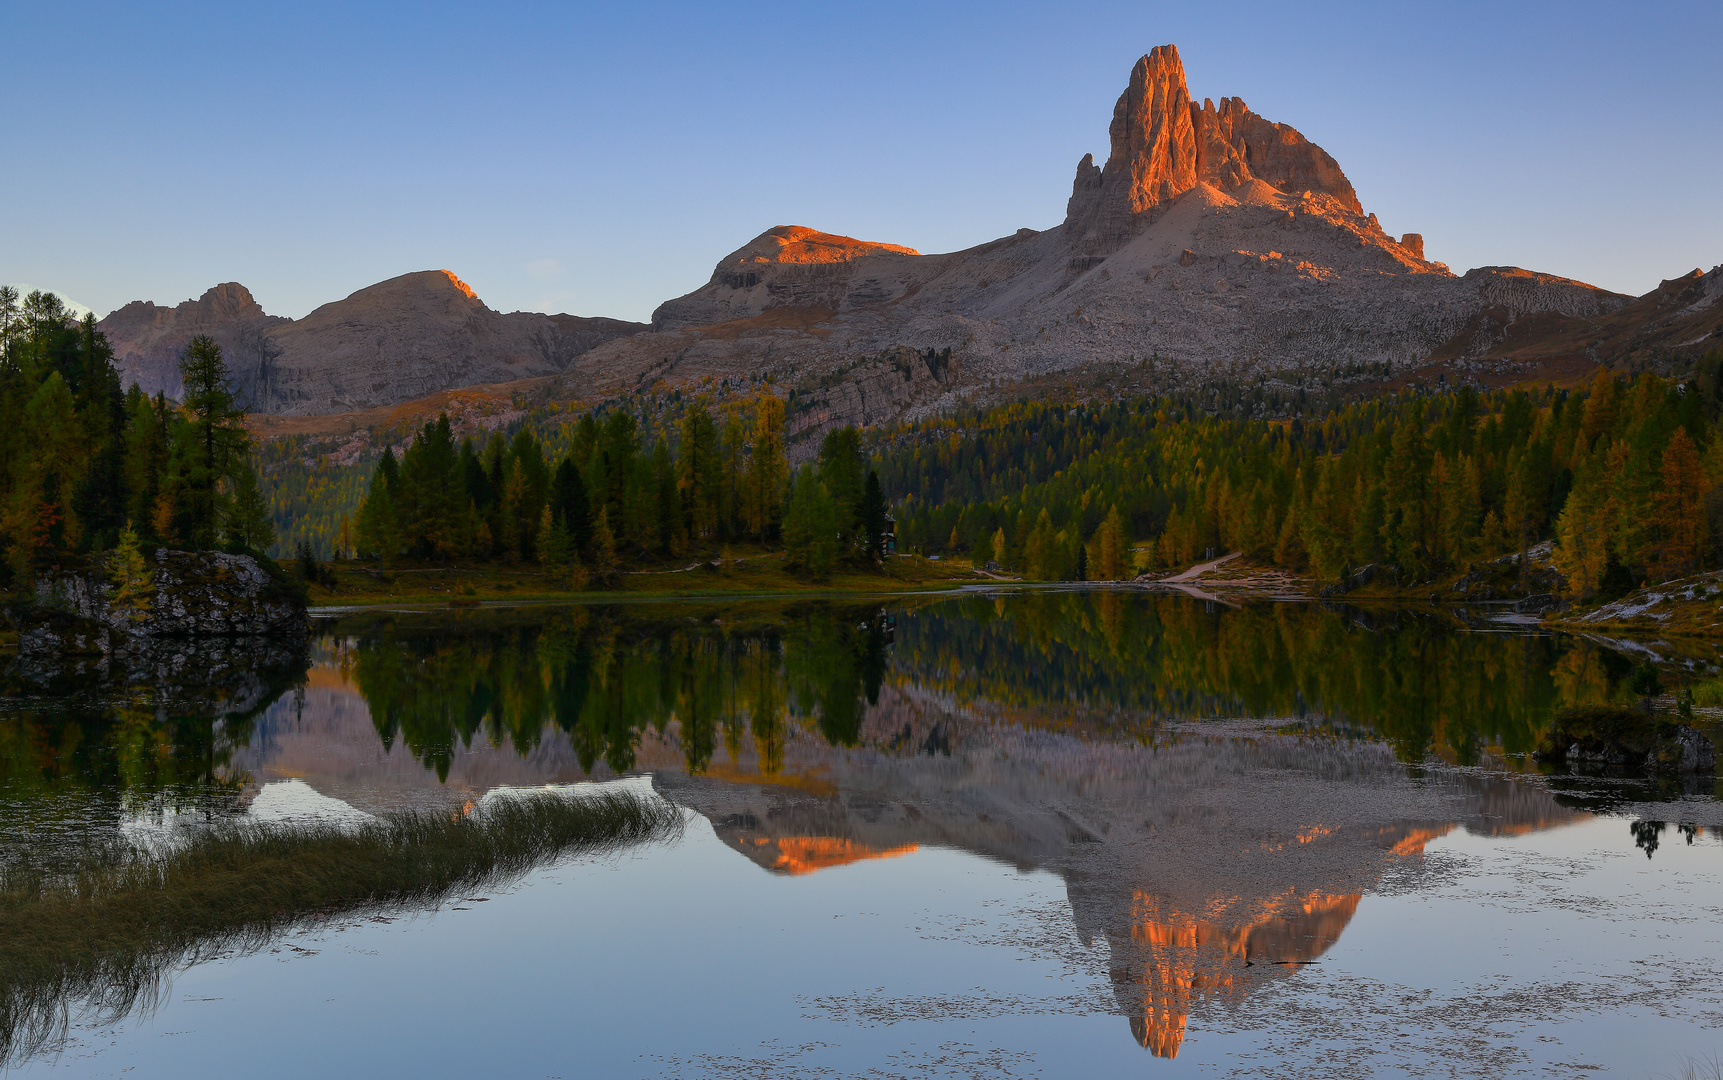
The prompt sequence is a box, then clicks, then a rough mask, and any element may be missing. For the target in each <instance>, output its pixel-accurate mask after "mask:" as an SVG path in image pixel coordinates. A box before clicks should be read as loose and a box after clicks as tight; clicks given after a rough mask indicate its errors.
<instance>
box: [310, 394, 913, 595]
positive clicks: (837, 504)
mask: <svg viewBox="0 0 1723 1080" xmlns="http://www.w3.org/2000/svg"><path fill="white" fill-rule="evenodd" d="M674 434H675V436H676V447H675V449H674V450H672V449H671V445H670V441H669V435H668V434H667V433H664V432H660V433H659V434H658V435H657V436H656V437H655V438H653V439H652V440H651V442H650V445H648V444H647V441H646V440H645V439H643V438H642V436H641V430H640V423H639V421H638V419H637V418H636V416H635V415H634V413H633V412H631V411H628V410H626V409H614V410H610V411H608V412H607V413H606V414H604V415H603V417H602V422H601V419H600V417H599V416H598V415H595V413H593V412H587V413H585V414H584V415H582V416H581V417H580V419H579V421H578V422H576V423H575V424H574V425H573V433H572V438H571V439H570V440H569V449H568V451H567V452H566V453H565V454H563V455H562V456H561V457H560V459H558V460H556V461H555V462H554V463H553V462H552V461H551V460H550V458H549V456H548V455H547V454H546V452H545V448H544V445H543V444H542V443H541V442H540V440H539V439H538V438H537V437H536V436H535V435H534V434H533V432H532V431H531V430H530V429H529V428H525V427H523V428H521V429H519V430H518V431H516V433H515V434H514V436H513V437H512V438H505V437H504V436H503V435H502V434H500V433H495V434H493V435H492V436H491V438H490V439H489V440H488V441H487V442H486V444H485V445H484V446H483V447H482V448H481V447H480V446H479V445H478V443H477V441H476V440H474V439H472V438H470V437H469V438H466V439H463V440H462V441H461V442H460V444H459V445H458V446H457V445H456V443H455V440H454V436H453V432H452V430H451V426H450V423H449V419H448V417H447V416H443V417H440V418H439V419H437V420H435V421H429V422H427V423H426V424H425V425H424V426H423V427H422V428H421V429H420V430H419V432H418V433H417V434H416V435H415V437H414V438H413V441H412V443H411V445H409V446H408V447H407V449H406V451H405V452H404V453H403V454H402V455H401V457H400V459H399V460H398V461H397V459H396V457H395V454H394V450H393V448H392V447H391V448H386V449H385V450H384V451H383V455H382V457H381V458H379V459H378V461H377V465H376V468H375V470H374V472H373V475H372V478H371V483H370V486H369V488H368V489H367V491H366V494H365V497H364V500H363V502H362V503H361V504H360V506H359V510H358V517H357V521H356V523H355V527H354V528H353V529H352V530H351V533H350V536H351V539H350V540H349V541H347V543H346V544H344V546H350V548H351V550H352V551H353V552H354V553H355V554H357V555H358V556H360V557H362V558H375V559H378V560H380V561H381V562H383V563H384V564H389V563H392V562H394V561H397V560H399V559H402V558H404V557H405V558H410V559H415V560H446V559H451V558H458V557H465V558H474V559H480V560H500V561H503V562H522V563H538V564H540V565H542V566H545V567H547V568H549V569H551V570H553V571H557V572H561V573H565V574H567V575H568V576H569V578H570V580H572V581H574V582H576V583H583V582H585V581H587V580H589V579H590V577H591V575H593V574H597V575H599V576H601V577H604V576H607V575H609V574H611V573H613V572H614V571H615V570H616V569H617V567H618V566H620V565H624V564H629V565H639V564H641V563H651V562H655V561H658V560H662V559H665V558H678V557H682V556H684V555H686V554H689V553H691V552H711V551H712V550H714V549H715V548H717V547H719V546H721V545H723V544H726V543H730V542H751V543H756V544H767V545H781V546H782V548H783V550H784V552H785V555H786V558H787V560H788V562H789V564H790V566H791V567H792V568H794V569H796V570H799V571H802V572H805V573H807V574H809V575H812V576H814V577H819V576H822V575H824V574H825V573H827V572H829V571H830V570H831V568H832V567H833V566H834V565H835V564H837V563H838V562H839V561H842V560H850V561H854V560H864V561H875V562H877V561H878V560H879V559H880V558H881V557H883V555H884V554H885V550H884V546H885V538H886V528H887V519H888V514H887V506H886V501H885V496H884V493H883V490H882V488H881V486H880V480H879V476H878V474H877V473H876V472H874V471H873V470H872V469H870V468H868V466H867V462H866V461H865V459H864V458H863V456H862V443H861V437H860V435H859V434H858V433H857V431H856V430H855V429H854V428H842V429H838V430H834V431H831V432H828V433H827V434H826V436H825V439H824V440H823V442H822V443H821V445H820V451H819V457H818V460H817V461H816V462H814V463H812V464H810V465H808V466H807V467H804V468H802V469H800V470H798V471H796V472H795V473H794V474H792V473H791V471H790V468H789V465H788V464H787V462H786V459H785V452H784V404H783V401H782V399H780V398H778V397H777V396H776V395H774V394H771V393H762V394H759V395H757V396H755V397H753V398H751V399H746V400H744V401H741V402H737V403H735V404H734V405H733V407H732V408H730V409H729V410H727V411H726V413H725V414H724V416H723V417H722V419H721V420H720V418H719V416H717V415H715V413H714V412H713V410H712V409H711V408H710V407H709V406H708V404H707V401H706V399H705V398H704V397H696V398H695V399H693V400H692V401H691V402H689V403H688V404H687V406H686V407H685V408H684V409H683V410H682V412H681V415H680V418H679V420H678V421H677V423H676V426H675V429H674Z"/></svg>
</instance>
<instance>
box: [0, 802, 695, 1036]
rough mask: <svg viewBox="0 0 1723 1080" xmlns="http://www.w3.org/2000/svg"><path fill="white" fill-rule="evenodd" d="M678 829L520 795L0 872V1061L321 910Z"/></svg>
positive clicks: (229, 830) (669, 823)
mask: <svg viewBox="0 0 1723 1080" xmlns="http://www.w3.org/2000/svg"><path fill="white" fill-rule="evenodd" d="M680 823H681V818H680V815H679V813H678V812H677V811H676V809H675V808H674V807H672V806H670V805H669V804H667V803H662V802H656V801H647V800H645V799H640V798H636V797H633V796H628V795H603V796H599V797H594V798H586V799H575V798H568V797H564V796H561V795H556V794H533V795H529V796H525V797H522V798H514V799H498V800H496V801H495V802H494V803H492V804H490V805H487V806H486V807H484V808H483V809H481V810H479V811H476V812H474V813H472V814H470V815H457V816H453V817H439V816H431V815H425V814H403V815H397V816H394V817H390V818H385V819H380V820H377V821H373V822H369V823H366V824H364V825H361V826H358V827H354V828H341V827H338V826H333V825H299V826H285V825H284V826H276V825H267V826H265V825H252V824H248V825H223V826H218V827H216V828H214V829H212V830H210V831H208V832H205V833H202V834H200V835H199V836H198V837H197V838H196V839H194V840H192V841H191V842H190V843H189V844H187V845H185V846H182V847H176V848H173V849H171V850H167V851H161V852H152V851H146V850H140V849H138V848H134V847H131V846H129V845H124V844H120V843H118V842H116V843H113V844H109V845H106V846H102V847H98V848H95V849H92V850H89V851H85V852H82V853H80V854H78V855H77V856H75V857H73V858H71V859H70V860H69V861H61V862H51V863H16V864H13V865H9V866H6V867H4V868H0V1066H3V1065H4V1064H11V1063H16V1062H19V1061H21V1060H23V1059H24V1058H26V1057H28V1056H30V1055H31V1054H34V1053H36V1052H38V1051H40V1050H41V1049H43V1048H45V1047H48V1046H52V1045H53V1044H54V1043H55V1042H56V1041H57V1040H58V1039H59V1038H60V1037H61V1036H62V1035H63V1034H64V1032H65V1031H66V1028H67V1025H68V1023H69V1022H70V1021H72V1020H73V1019H75V1018H80V1017H86V1016H87V1017H91V1018H94V1019H97V1020H98V1022H112V1021H114V1020H117V1019H118V1018H119V1017H121V1016H124V1015H125V1014H126V1013H127V1012H129V1011H131V1010H132V1009H134V1008H139V1007H141V1008H146V1009H147V1008H149V1007H151V1006H153V1005H154V1004H155V1002H156V1000H157V995H158V994H159V993H160V992H161V989H162V987H163V982H164V977H165V976H167V975H171V974H172V972H173V971H174V970H176V969H178V968H181V967H184V966H185V965H187V964H191V963H194V962H197V961H199V960H203V959H208V958H210V957H213V956H215V955H218V954H222V953H230V952H247V951H251V950H255V949H257V948H260V947H262V946H263V945H265V944H267V943H268V942H269V941H270V940H272V939H273V938H274V937H276V936H277V935H279V934H281V933H283V932H286V931H288V930H291V929H293V928H295V927H298V926H302V925H305V924H307V923H312V922H316V921H318V920H321V919H324V918H327V917H329V916H331V915H338V914H342V913H351V912H354V911H357V910H372V911H375V910H379V909H401V908H407V907H424V906H435V905H436V904H439V903H441V902H442V901H444V900H445V899H447V898H448V897H450V896H453V895H457V894H459V893H464V892H470V891H473V890H476V889H481V888H485V887H491V886H495V885H496V884H498V883H499V882H501V881H504V880H507V879H509V878H511V877H514V876H517V875H519V874H522V873H525V872H526V871H528V870H530V869H532V868H533V867H535V866H538V865H540V864H542V863H544V862H547V861H549V860H552V859H555V858H557V857H559V856H563V855H567V854H572V853H576V852H595V851H603V850H607V849H611V848H614V847H617V846H621V845H625V844H630V843H636V842H641V841H645V840H650V839H654V838H657V837H662V836H666V835H669V834H672V833H674V832H675V830H677V829H678V828H679V827H680Z"/></svg>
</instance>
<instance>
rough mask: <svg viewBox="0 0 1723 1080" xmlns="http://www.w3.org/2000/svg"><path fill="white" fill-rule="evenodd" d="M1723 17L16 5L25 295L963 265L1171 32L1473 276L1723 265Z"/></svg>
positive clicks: (503, 284) (1209, 90) (1195, 72)
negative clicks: (858, 247) (736, 265)
mask: <svg viewBox="0 0 1723 1080" xmlns="http://www.w3.org/2000/svg"><path fill="white" fill-rule="evenodd" d="M1720 40H1723V4H1720V3H1718V2H1717V0H1695V2H1687V3H1633V4H1628V3H1621V4H1584V3H1563V4H1519V3H1513V2H1500V0H1497V2H1492V3H1480V4H1465V3H1441V4H1430V5H1424V6H1415V5H1409V4H1381V3H1368V4H1355V5H1347V4H1338V5H1337V4H1322V3H1299V4H1288V3H1284V2H1277V3H1273V4H1264V5H1261V6H1260V7H1253V6H1252V5H1250V4H1246V3H1237V2H1234V3H1227V4H1209V3H1201V2H1195V0H1186V2H1184V3H1179V4H1160V3H1150V2H1141V0H1138V2H1134V3H1094V4H1081V3H1046V2H1044V3H1039V4H1014V3H1001V2H998V0H993V2H988V3H977V4H941V3H937V2H919V3H896V2H876V3H868V4H856V5H839V4H819V3H805V2H804V3H797V4H774V3H761V2H754V3H742V4H719V3H711V2H709V0H708V2H703V3H698V4H647V3H633V4H613V5H600V4H551V3H518V4H463V5H442V4H432V3H426V4H416V5H409V4H385V3H364V2H359V0H343V2H340V3H320V2H296V3H292V4H271V3H263V2H243V3H235V2H233V0H224V2H223V3H220V4H191V3H186V4H167V3H140V2H131V3H111V4H98V3H77V2H55V3H45V4H44V3H37V4H25V3H22V2H20V0H0V52H3V55H4V60H3V61H0V101H3V102H4V103H5V105H4V108H3V110H0V138H3V139H4V151H3V152H0V205H3V206H4V207H5V210H4V211H3V212H0V213H3V216H0V281H29V282H33V283H35V284H37V285H40V286H42V287H44V288H52V289H56V290H58V291H60V292H62V293H64V294H65V295H67V296H69V297H71V298H73V299H75V300H77V301H80V302H82V303H84V304H88V305H89V306H90V307H92V308H95V309H96V310H97V311H98V312H99V313H106V312H108V311H110V310H112V309H113V308H115V307H117V306H119V305H120V304H123V303H125V302H126V301H128V300H133V299H148V300H155V301H157V302H158V303H177V302H179V301H181V300H184V299H187V298H189V297H194V296H196V295H198V294H199V293H201V292H202V291H203V290H204V289H206V288H208V287H209V286H211V285H213V284H215V283H217V282H221V281H239V282H242V283H244V284H246V285H247V286H249V287H250V288H251V289H252V291H253V292H254V293H255V294H256V295H257V297H258V299H259V300H260V301H261V302H262V304H263V306H264V307H265V308H266V309H267V310H269V311H270V312H272V313H276V314H283V315H290V316H296V317H297V316H301V315H304V314H305V313H306V312H308V311H310V310H311V309H312V308H314V307H316V306H317V305H318V304H321V303H325V302H327V301H330V300H336V299H339V298H341V297H343V296H346V295H347V294H348V293H350V292H352V291H354V290H355V289H359V288H363V287H364V286H366V285H369V284H372V283H373V282H376V281H380V280H382V279H384V278H388V277H392V276H394V275H396V274H401V273H406V272H409V271H413V270H424V269H437V268H446V269H449V270H452V271H454V272H455V273H456V274H458V275H460V276H461V277H462V278H463V279H464V280H466V281H467V282H468V283H469V284H471V285H472V286H473V288H474V289H475V290H477V292H478V294H479V296H480V297H482V298H483V299H484V300H486V301H487V302H488V303H489V304H490V305H491V306H492V307H495V308H498V309H501V310H504V311H508V310H516V309H529V310H544V311H569V312H573V313H576V314H581V315H613V316H617V317H622V318H633V319H645V318H647V317H648V316H649V315H650V313H651V311H652V309H653V308H654V307H655V306H656V305H657V304H658V303H659V302H660V301H662V300H664V299H667V298H669V297H672V296H676V295H680V294H681V293H684V292H687V291H689V290H691V289H693V288H696V287H698V286H699V285H701V284H702V283H704V282H705V280H706V279H707V277H708V276H709V275H710V274H711V271H712V266H713V264H714V263H716V262H717V260H718V259H719V258H721V257H722V256H723V255H725V254H726V253H728V252H730V251H732V250H734V249H735V248H738V247H740V246H741V245H742V244H743V243H744V242H746V241H747V240H749V239H750V238H752V237H753V236H755V235H756V234H758V233H760V232H761V231H763V230H765V229H767V228H770V227H771V226H773V225H780V224H795V225H808V226H812V227H814V228H818V229H824V230H826V231H829V232H837V233H845V234H849V235H852V236H858V237H861V238H864V239H869V240H880V241H886V242H890V243H898V244H907V245H910V246H912V247H915V248H918V249H920V250H922V251H950V250H954V249H957V248H963V247H967V246H969V245H972V244H977V243H982V242H984V241H987V240H990V239H993V238H995V237H998V236H1002V235H1005V234H1007V233H1010V232H1012V231H1014V230H1016V229H1018V228H1021V227H1023V226H1029V227H1032V228H1047V227H1049V226H1052V225H1055V224H1057V223H1058V222H1059V221H1060V220H1061V219H1062V218H1063V216H1064V207H1065V200H1066V198H1067V197H1068V196H1069V195H1070V187H1071V179H1072V176H1073V174H1074V172H1075V169H1076V164H1077V160H1078V159H1079V158H1080V157H1081V156H1082V155H1083V154H1084V153H1086V152H1093V153H1095V155H1096V158H1097V160H1100V159H1104V157H1105V154H1106V150H1107V122H1108V120H1109V119H1110V118H1111V115H1112V106H1113V102H1114V100H1115V99H1116V98H1117V97H1118V94H1119V92H1120V91H1121V90H1122V89H1123V88H1124V85H1125V83H1126V81H1127V80H1128V78H1129V74H1130V69H1131V65H1132V63H1133V62H1134V61H1135V60H1136V59H1137V57H1139V56H1140V55H1142V54H1143V53H1145V52H1147V51H1148V50H1149V49H1150V48H1152V47H1153V46H1155V45H1160V44H1163V43H1167V42H1172V43H1174V44H1177V45H1178V47H1179V51H1180V52H1181V53H1182V54H1183V57H1184V61H1185V67H1186V71H1187V74H1188V78H1189V83H1190V88H1191V92H1192V94H1193V95H1195V96H1196V97H1198V98H1199V99H1200V98H1202V97H1214V98H1217V99H1218V98H1220V97H1222V96H1227V95H1236V96H1239V97H1242V98H1244V100H1245V101H1246V102H1247V103H1248V104H1249V105H1250V106H1251V107H1252V108H1253V109H1254V110H1256V111H1257V112H1259V113H1261V114H1262V115H1263V116H1265V117H1267V118H1268V119H1270V120H1275V121H1280V122H1283V123H1289V124H1292V125H1293V126H1295V127H1297V128H1298V129H1299V130H1300V131H1302V132H1303V133H1304V134H1305V135H1306V136H1308V137H1309V138H1310V139H1312V140H1313V141H1315V142H1317V143H1318V144H1320V145H1321V146H1322V147H1324V148H1325V149H1326V150H1328V151H1329V153H1331V154H1333V155H1334V156H1335V158H1336V159H1338V160H1339V162H1340V164H1341V166H1342V168H1344V169H1345V170H1346V172H1347V175H1348V176H1349V177H1350V178H1351V179H1352V182H1353V185H1354V186H1355V187H1356V188H1357V190H1358V194H1359V198H1360V200H1361V201H1362V202H1363V204H1364V206H1365V209H1366V210H1371V211H1374V212H1376V213H1377V214H1378V215H1379V217H1380V219H1381V222H1382V225H1383V227H1384V228H1386V229H1388V230H1389V231H1390V232H1392V233H1396V234H1398V233H1400V232H1406V231H1414V232H1422V233H1423V234H1424V236H1425V242H1426V249H1427V253H1428V254H1429V256H1430V257H1431V258H1434V259H1440V260H1443V261H1444V262H1447V263H1449V264H1450V265H1451V266H1453V267H1454V269H1455V270H1456V271H1463V270H1465V269H1466V268H1469V267H1472V266H1480V265H1491V264H1517V265H1521V266H1527V267H1531V268H1534V269H1538V270H1544V271H1548V272H1552V273H1559V274H1565V275H1568V276H1570V277H1577V278H1580V279H1582V280H1585V281H1589V282H1592V283H1594V284H1597V285H1602V286H1605V287H1608V288H1612V289H1617V290H1621V291H1624V292H1632V293H1639V292H1643V291H1645V290H1647V289H1649V288H1651V287H1653V286H1655V285H1656V284H1657V282H1658V281H1659V280H1660V279H1662V278H1666V277H1671V276H1674V275H1677V274H1681V273H1685V272H1686V271H1688V270H1691V269H1693V268H1694V267H1696V266H1699V267H1703V268H1706V269H1709V268H1710V267H1712V266H1713V265H1715V264H1717V263H1718V262H1720V261H1723V121H1720V119H1719V109H1720V106H1723V90H1720V89H1719V82H1718V72H1719V68H1718V52H1717V49H1718V42H1719V41H1720Z"/></svg>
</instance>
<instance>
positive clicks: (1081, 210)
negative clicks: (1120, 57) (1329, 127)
mask: <svg viewBox="0 0 1723 1080" xmlns="http://www.w3.org/2000/svg"><path fill="white" fill-rule="evenodd" d="M1108 135H1109V136H1110V138H1111V142H1112V147H1111V150H1110V152H1109V154H1108V156H1107V165H1106V167H1105V168H1097V167H1096V166H1095V159H1094V156H1093V155H1090V154H1085V155H1084V156H1083V160H1082V161H1081V162H1079V163H1078V164H1077V178H1076V181H1075V182H1074V183H1073V184H1072V188H1071V201H1070V202H1069V203H1068V204H1067V205H1066V211H1065V234H1066V237H1067V238H1068V240H1069V241H1070V242H1071V243H1072V244H1073V246H1075V247H1077V248H1079V249H1081V250H1082V251H1084V252H1085V253H1088V254H1095V255H1102V254H1106V253H1108V252H1111V251H1114V250H1117V249H1118V248H1119V247H1120V246H1122V245H1123V244H1125V243H1126V242H1128V241H1129V240H1130V238H1131V237H1132V236H1134V235H1136V233H1137V232H1139V231H1140V230H1141V229H1143V228H1144V227H1146V226H1147V225H1148V224H1149V222H1151V221H1153V219H1154V215H1155V212H1156V211H1157V209H1158V208H1160V207H1162V206H1164V205H1165V204H1167V203H1169V202H1171V201H1172V200H1174V199H1176V198H1178V197H1179V196H1180V195H1183V194H1184V193H1185V192H1187V191H1189V190H1191V189H1192V188H1194V187H1196V186H1197V184H1198V183H1208V184H1212V185H1214V186H1215V187H1217V188H1220V189H1221V190H1222V191H1234V190H1237V189H1238V188H1239V187H1242V186H1243V185H1245V184H1247V183H1249V182H1250V181H1251V180H1253V179H1256V180H1262V181H1264V182H1266V183H1268V184H1270V185H1272V186H1274V187H1276V188H1279V189H1281V190H1282V191H1286V192H1289V193H1299V192H1304V191H1320V192H1325V193H1327V194H1329V195H1332V196H1334V197H1335V198H1336V199H1339V200H1340V202H1341V203H1342V205H1344V206H1345V207H1346V208H1347V209H1349V210H1351V211H1352V212H1353V213H1356V214H1362V213H1363V209H1362V207H1360V206H1359V204H1358V196H1357V194H1356V193H1354V192H1353V190H1352V184H1351V183H1350V182H1349V181H1348V180H1347V179H1346V174H1345V173H1343V172H1342V171H1341V170H1340V166H1339V164H1337V163H1336V162H1335V160H1334V159H1333V158H1332V157H1330V156H1329V155H1328V154H1327V153H1326V152H1324V151H1323V149H1322V148H1321V147H1319V146H1317V145H1316V144H1314V143H1312V142H1310V141H1309V140H1308V139H1306V138H1305V137H1304V136H1303V135H1300V134H1299V133H1298V132H1297V131H1296V130H1294V129H1293V128H1291V127H1289V126H1287V125H1285V124H1274V123H1270V122H1269V121H1267V120H1264V119H1263V118H1262V117H1260V116H1258V115H1256V114H1255V113H1253V112H1251V111H1250V109H1248V108H1247V107H1246V106H1245V104H1244V102H1243V101H1241V100H1240V99H1238V98H1222V99H1221V103H1220V107H1219V108H1216V107H1215V104H1214V102H1213V101H1207V100H1205V101H1204V102H1203V103H1202V104H1201V105H1198V104H1196V103H1195V102H1193V101H1192V100H1191V96H1190V91H1189V90H1188V89H1186V87H1185V66H1184V62H1183V61H1182V60H1180V59H1179V50H1178V48H1177V47H1176V46H1173V45H1162V46H1159V47H1157V48H1155V49H1153V50H1151V51H1150V52H1149V54H1148V55H1147V56H1144V57H1143V58H1142V59H1141V60H1138V61H1137V63H1136V66H1135V67H1133V68H1132V69H1131V82H1130V85H1129V86H1127V87H1126V88H1125V92H1124V93H1123V94H1120V95H1119V100H1118V103H1117V104H1115V105H1114V106H1113V122H1112V124H1111V125H1110V126H1109V128H1108Z"/></svg>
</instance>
